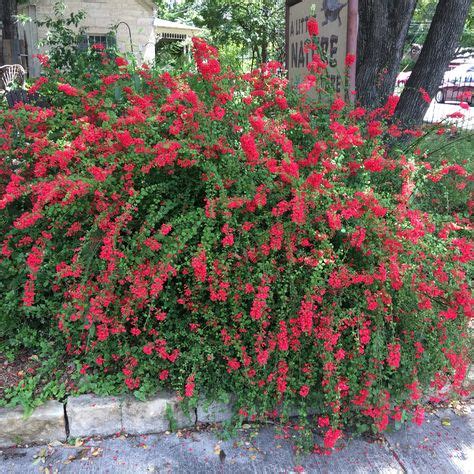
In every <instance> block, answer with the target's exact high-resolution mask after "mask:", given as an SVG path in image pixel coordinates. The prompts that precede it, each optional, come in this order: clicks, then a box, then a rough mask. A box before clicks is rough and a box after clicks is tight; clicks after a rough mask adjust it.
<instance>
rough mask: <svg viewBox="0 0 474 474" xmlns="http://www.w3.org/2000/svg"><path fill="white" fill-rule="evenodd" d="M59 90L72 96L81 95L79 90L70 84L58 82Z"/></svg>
mask: <svg viewBox="0 0 474 474" xmlns="http://www.w3.org/2000/svg"><path fill="white" fill-rule="evenodd" d="M58 91H59V92H63V93H64V94H66V95H69V96H72V97H76V96H78V95H79V91H78V90H77V89H76V88H75V87H72V86H71V85H69V84H58Z"/></svg>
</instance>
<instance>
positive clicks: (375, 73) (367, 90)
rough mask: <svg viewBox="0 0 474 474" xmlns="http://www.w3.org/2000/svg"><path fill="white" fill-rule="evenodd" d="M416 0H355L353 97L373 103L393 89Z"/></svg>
mask: <svg viewBox="0 0 474 474" xmlns="http://www.w3.org/2000/svg"><path fill="white" fill-rule="evenodd" d="M416 1H417V0H399V1H397V2H394V1H392V0H359V34H358V39H357V73H356V91H357V100H358V101H359V102H360V104H361V105H363V106H364V107H369V108H373V107H377V106H378V105H380V104H381V103H383V102H385V101H386V100H387V98H388V96H389V95H390V94H392V93H393V90H394V88H395V82H396V79H397V74H398V72H399V69H400V62H401V59H402V55H403V46H404V45H405V40H406V37H407V33H408V27H409V26H410V22H411V19H412V16H413V13H414V10H415V6H416Z"/></svg>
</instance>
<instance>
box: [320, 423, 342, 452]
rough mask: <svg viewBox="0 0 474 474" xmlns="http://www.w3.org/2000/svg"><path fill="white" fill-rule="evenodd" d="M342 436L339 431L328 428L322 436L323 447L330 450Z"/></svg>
mask: <svg viewBox="0 0 474 474" xmlns="http://www.w3.org/2000/svg"><path fill="white" fill-rule="evenodd" d="M341 436H342V431H341V430H334V429H333V428H329V429H328V430H327V431H326V434H325V435H324V447H325V448H328V449H331V448H333V447H334V446H335V444H336V442H337V440H338V439H339V438H340V437H341Z"/></svg>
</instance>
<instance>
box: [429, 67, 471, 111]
mask: <svg viewBox="0 0 474 474" xmlns="http://www.w3.org/2000/svg"><path fill="white" fill-rule="evenodd" d="M435 99H436V102H439V103H440V104H442V103H444V102H445V101H456V102H468V103H469V105H471V106H474V64H473V63H470V64H462V65H461V66H458V67H456V68H454V69H451V70H450V71H447V72H446V73H445V75H444V78H443V83H442V84H441V86H440V87H439V89H438V92H437V93H436V96H435Z"/></svg>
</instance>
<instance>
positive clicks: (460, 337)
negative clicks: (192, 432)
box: [0, 39, 473, 448]
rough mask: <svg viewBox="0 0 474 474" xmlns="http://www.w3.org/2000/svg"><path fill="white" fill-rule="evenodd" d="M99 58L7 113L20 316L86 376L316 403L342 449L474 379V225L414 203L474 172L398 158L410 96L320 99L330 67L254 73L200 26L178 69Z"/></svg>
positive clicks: (252, 402)
mask: <svg viewBox="0 0 474 474" xmlns="http://www.w3.org/2000/svg"><path fill="white" fill-rule="evenodd" d="M98 54H99V55H100V59H101V61H102V62H103V69H102V71H101V72H100V73H97V74H94V75H92V74H91V75H90V76H89V77H88V78H86V80H85V81H82V82H81V83H80V82H79V81H77V82H73V80H72V79H71V78H69V82H68V78H66V77H59V78H58V76H57V75H55V72H54V71H49V73H48V74H47V75H46V77H44V78H41V79H40V80H39V81H38V82H37V84H36V85H33V88H35V89H37V90H38V91H39V92H40V93H41V94H44V95H47V96H48V97H50V100H51V103H52V104H53V105H52V106H51V108H48V109H40V108H37V107H33V106H30V105H24V106H17V107H16V108H15V109H14V110H3V111H1V113H0V150H1V155H0V160H1V161H0V209H1V221H0V222H1V230H2V233H1V234H2V241H1V260H0V287H1V289H2V294H3V295H4V297H3V298H2V301H1V302H0V314H1V316H2V318H3V323H2V324H3V325H4V327H9V328H10V329H9V330H10V331H14V330H15V327H18V326H20V325H24V324H29V325H32V326H43V327H45V328H48V327H52V328H55V329H54V331H53V333H54V334H55V338H56V339H55V341H56V342H55V343H56V344H58V345H60V344H61V345H63V347H64V350H65V352H66V353H67V355H68V357H69V358H70V359H73V360H76V361H77V362H78V363H79V366H78V371H79V373H80V374H79V375H80V377H79V378H78V382H77V383H78V384H79V387H77V386H76V387H70V389H74V388H76V389H77V388H79V389H81V387H84V386H86V387H87V383H88V381H89V383H92V382H91V381H93V382H94V383H96V382H97V381H99V383H100V381H101V380H109V381H110V380H112V381H114V383H116V384H118V385H117V386H120V387H123V389H127V390H131V391H134V393H135V394H136V395H137V396H144V395H146V394H150V393H153V391H155V390H157V389H159V388H163V387H168V388H169V387H172V388H174V389H175V390H177V391H178V392H179V393H180V394H181V395H182V396H183V397H184V398H185V399H189V400H190V401H191V402H193V401H195V400H196V399H197V397H198V396H199V395H205V396H207V397H211V398H215V397H218V396H219V395H220V394H221V393H223V392H227V393H228V392H230V393H233V394H235V406H236V410H237V414H238V415H239V416H240V417H241V418H242V419H244V418H247V417H251V418H252V417H256V416H275V415H276V414H277V413H282V412H283V413H285V412H287V411H288V410H289V409H290V408H294V407H296V408H301V410H302V411H304V410H305V409H306V408H316V410H317V416H316V421H315V425H316V426H318V427H319V428H320V429H321V430H322V432H323V434H324V442H323V444H324V448H332V447H333V446H334V445H335V443H336V442H337V440H338V439H339V438H340V437H341V436H342V430H343V429H344V428H345V427H347V426H348V425H349V424H356V425H358V426H359V427H360V429H361V430H364V429H366V428H367V427H368V426H370V427H372V428H373V429H375V430H383V429H385V428H386V427H387V424H388V423H389V421H390V420H391V419H392V420H396V421H400V420H404V419H407V418H409V417H412V419H413V421H414V422H416V423H419V422H421V421H422V419H423V410H422V408H421V407H420V405H419V404H420V400H421V397H422V394H424V393H426V392H427V391H428V390H429V391H430V393H431V395H432V397H433V399H439V398H440V397H441V396H445V394H444V395H443V393H444V392H443V390H446V388H447V387H448V388H450V389H452V390H455V391H458V392H460V391H462V387H461V383H462V380H463V378H464V376H465V373H466V368H467V364H468V361H467V329H468V319H469V318H470V317H471V316H472V300H471V294H470V290H469V287H468V283H467V269H468V264H469V262H470V261H471V260H472V253H473V247H472V243H471V242H470V241H469V240H468V237H469V234H468V225H469V224H468V219H467V216H462V215H457V216H453V217H451V216H448V217H446V216H443V217H439V216H433V215H430V214H429V212H426V211H421V210H418V209H417V208H415V207H414V206H413V199H412V197H413V196H414V195H416V192H417V191H416V190H417V186H418V184H419V183H422V182H423V181H424V180H430V181H432V182H437V181H439V180H442V179H444V177H445V176H448V175H450V176H454V175H456V176H457V177H458V178H459V179H465V178H466V176H465V175H466V171H465V170H464V168H463V167H462V166H461V165H452V166H449V167H445V166H444V165H440V167H439V168H437V169H430V166H428V165H427V164H425V163H424V162H423V156H422V155H420V154H418V153H413V152H408V153H405V154H403V153H401V152H397V151H396V150H395V147H391V148H390V151H389V150H388V148H387V147H386V146H385V145H384V141H383V139H384V138H385V137H386V136H387V135H388V136H390V135H392V136H394V137H398V136H400V135H401V134H407V133H409V134H413V133H415V132H412V131H400V130H398V128H397V127H396V126H395V125H393V124H392V125H391V124H390V117H391V116H392V114H393V110H394V106H395V104H396V98H390V100H389V102H388V103H387V105H386V106H385V107H384V108H381V109H377V110H375V111H371V112H366V111H365V110H363V109H361V108H354V107H352V106H350V105H349V104H348V103H346V102H345V101H344V100H343V99H342V98H340V97H337V98H335V99H334V100H331V101H330V102H329V103H326V102H325V103H321V102H318V101H315V100H313V99H311V97H310V96H308V95H307V94H306V92H305V91H306V90H307V89H309V88H310V87H308V82H310V83H311V87H314V85H315V84H316V86H317V84H318V83H317V81H316V80H315V78H316V76H309V78H308V79H307V80H306V81H305V82H304V83H303V84H302V86H301V87H300V91H297V92H295V91H292V90H291V88H289V87H288V84H287V80H286V79H282V78H281V77H278V75H277V74H276V72H277V71H278V69H279V68H280V65H279V64H277V63H269V64H267V65H265V66H262V68H260V69H258V70H256V71H253V72H252V73H248V74H243V75H235V74H233V73H232V72H231V71H226V70H223V69H224V68H221V66H220V64H219V60H218V55H217V51H216V50H215V49H214V48H212V47H211V46H209V45H207V44H206V43H205V42H204V41H202V40H199V39H195V40H194V55H195V62H196V65H197V72H196V73H184V74H181V75H179V76H176V77H173V76H171V75H170V74H168V73H164V74H161V75H156V74H154V73H153V72H152V71H150V70H148V69H147V68H142V69H139V70H137V71H135V70H133V69H132V68H129V67H128V66H127V64H126V62H125V61H124V60H123V59H121V58H117V59H116V60H114V59H111V58H109V57H108V56H107V54H106V53H105V52H103V51H98ZM310 67H312V68H313V71H316V70H318V71H321V70H324V64H323V62H322V61H321V59H320V58H319V56H318V55H315V57H314V58H313V63H311V65H310ZM81 384H82V385H81ZM84 384H85V385H84ZM89 386H92V385H89ZM301 423H303V421H302V422H301Z"/></svg>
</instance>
